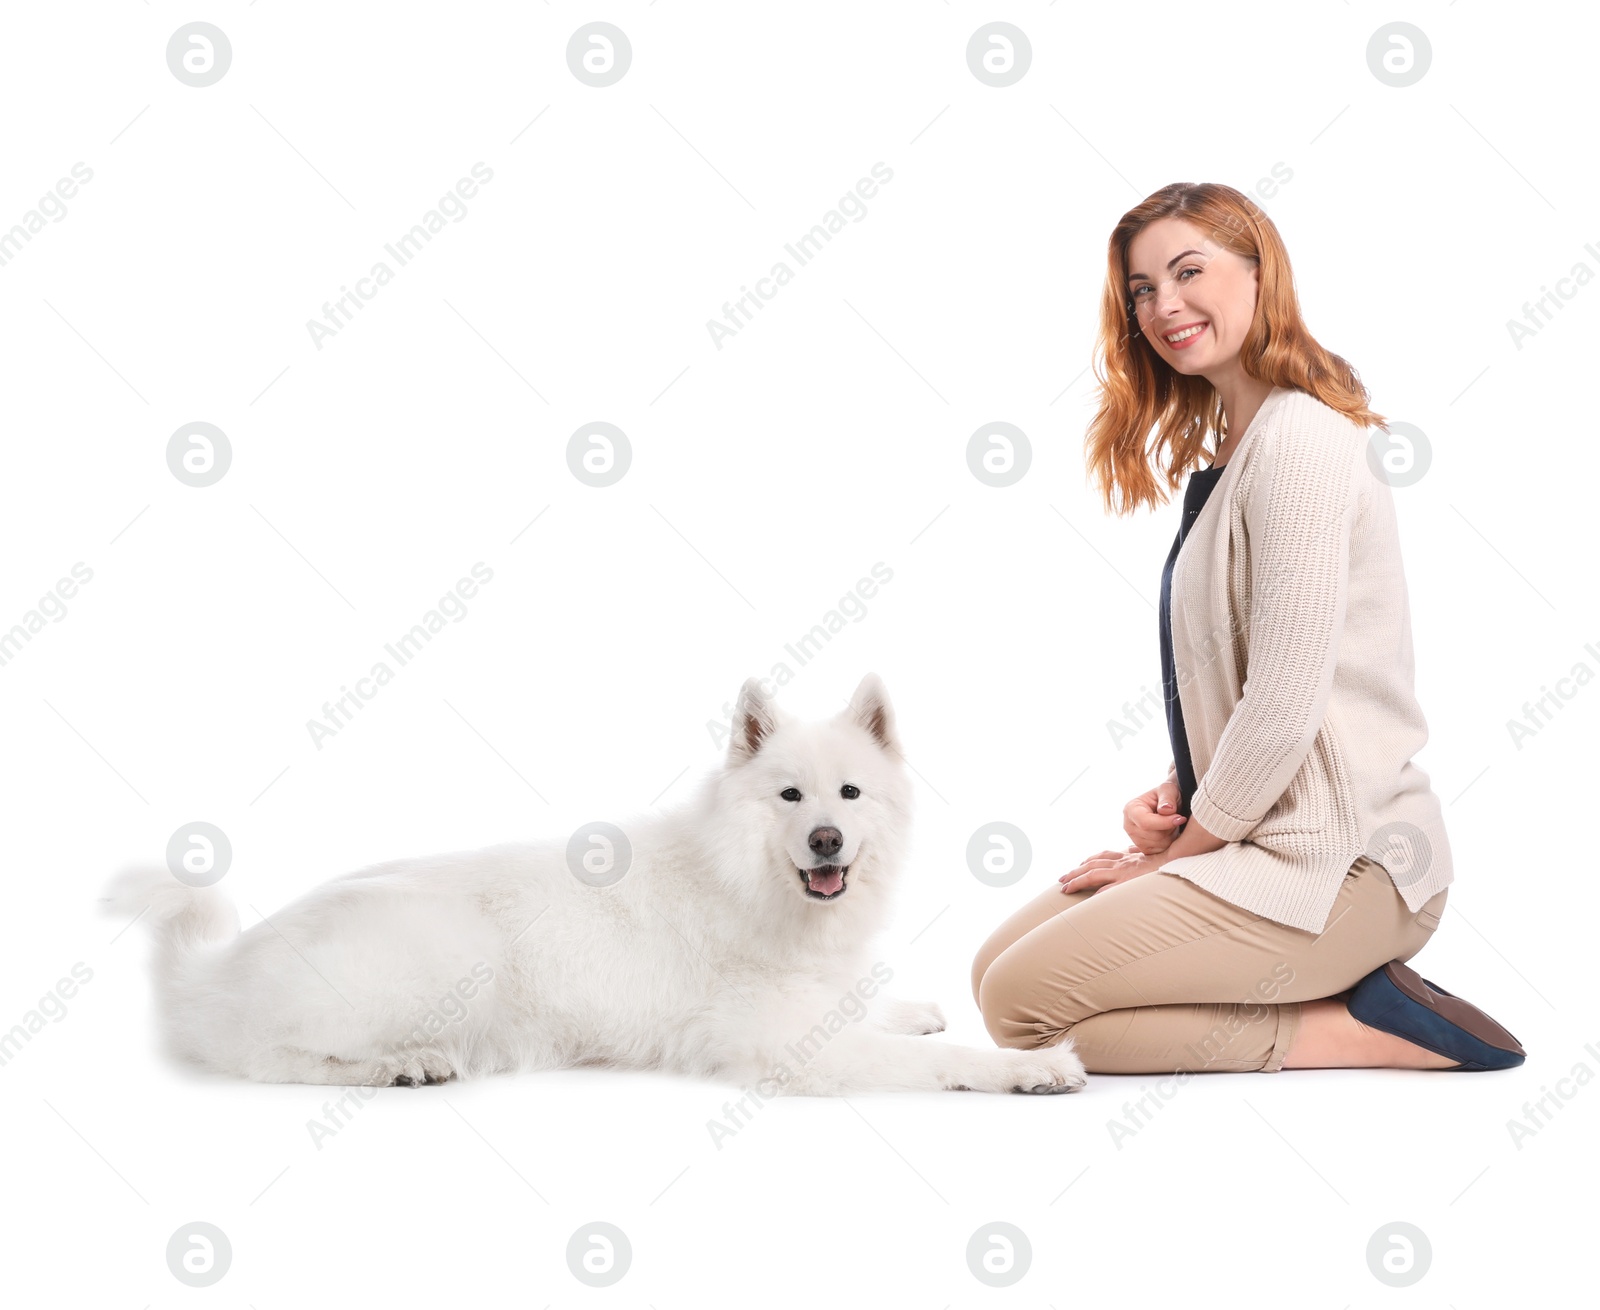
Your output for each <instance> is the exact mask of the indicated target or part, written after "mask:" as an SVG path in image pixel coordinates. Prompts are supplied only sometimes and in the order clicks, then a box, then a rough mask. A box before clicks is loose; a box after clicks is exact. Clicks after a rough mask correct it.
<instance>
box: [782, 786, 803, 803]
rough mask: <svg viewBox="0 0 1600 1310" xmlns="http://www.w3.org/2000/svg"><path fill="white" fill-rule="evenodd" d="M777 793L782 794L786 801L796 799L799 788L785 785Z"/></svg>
mask: <svg viewBox="0 0 1600 1310" xmlns="http://www.w3.org/2000/svg"><path fill="white" fill-rule="evenodd" d="M778 795H780V796H782V797H783V799H784V800H786V801H797V800H799V799H800V789H799V788H798V787H785V788H784V789H783V790H782V791H780V792H779V793H778Z"/></svg>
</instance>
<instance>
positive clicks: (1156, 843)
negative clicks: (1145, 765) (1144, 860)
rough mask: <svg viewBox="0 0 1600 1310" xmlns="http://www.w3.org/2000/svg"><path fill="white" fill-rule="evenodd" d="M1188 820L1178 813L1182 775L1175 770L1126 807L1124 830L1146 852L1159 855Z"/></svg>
mask: <svg viewBox="0 0 1600 1310" xmlns="http://www.w3.org/2000/svg"><path fill="white" fill-rule="evenodd" d="M1186 822H1188V820H1187V819H1186V818H1185V817H1184V816H1183V815H1181V814H1179V813H1178V779H1177V778H1176V777H1175V776H1173V775H1172V774H1168V775H1167V779H1166V781H1165V782H1163V783H1161V784H1160V786H1157V787H1152V788H1151V789H1150V790H1149V791H1147V792H1145V793H1144V795H1142V796H1135V797H1134V798H1133V799H1132V800H1131V801H1129V802H1128V803H1127V804H1126V805H1124V806H1123V807H1122V830H1123V831H1124V832H1125V833H1127V834H1128V838H1129V840H1130V841H1132V842H1133V844H1134V845H1135V846H1137V847H1138V848H1139V849H1140V850H1141V851H1143V852H1144V853H1145V854H1146V855H1159V854H1161V852H1162V851H1164V850H1166V849H1167V847H1169V846H1171V845H1172V843H1173V842H1174V841H1175V840H1176V839H1177V836H1178V833H1179V832H1181V831H1182V830H1183V825H1184V824H1185V823H1186Z"/></svg>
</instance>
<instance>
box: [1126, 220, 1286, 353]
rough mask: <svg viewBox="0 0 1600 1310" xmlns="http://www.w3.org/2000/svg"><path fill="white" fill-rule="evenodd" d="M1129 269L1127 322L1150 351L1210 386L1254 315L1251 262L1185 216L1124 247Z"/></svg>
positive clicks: (1148, 229) (1154, 225)
mask: <svg viewBox="0 0 1600 1310" xmlns="http://www.w3.org/2000/svg"><path fill="white" fill-rule="evenodd" d="M1128 270H1129V276H1128V285H1127V292H1128V299H1129V300H1131V301H1133V305H1134V321H1135V322H1136V323H1137V324H1138V327H1139V330H1140V331H1141V332H1143V333H1144V336H1145V339H1146V340H1147V341H1149V342H1150V345H1151V347H1152V348H1153V349H1154V350H1155V352H1156V354H1158V355H1160V356H1161V358H1162V359H1164V360H1166V362H1167V363H1168V364H1170V365H1172V367H1173V368H1174V369H1176V370H1177V371H1178V372H1179V373H1188V374H1202V375H1204V376H1206V377H1209V378H1211V379H1212V381H1213V383H1215V381H1216V376H1217V375H1219V374H1224V373H1227V372H1229V371H1230V369H1231V366H1232V365H1233V364H1234V362H1235V361H1236V360H1237V359H1238V358H1239V350H1240V347H1241V346H1243V345H1244V338H1245V334H1246V333H1247V332H1249V330H1250V324H1251V322H1252V321H1253V320H1254V318H1255V312H1256V288H1257V285H1258V282H1257V276H1256V265H1255V262H1254V261H1253V260H1249V259H1246V258H1244V257H1243V256H1242V255H1236V254H1234V253H1233V251H1231V250H1228V249H1226V248H1225V247H1223V246H1220V245H1218V244H1217V243H1216V242H1215V241H1213V240H1212V239H1211V238H1210V237H1208V236H1207V235H1206V233H1205V230H1204V229H1203V228H1200V227H1197V226H1195V225H1194V224H1193V223H1191V222H1189V221H1188V220H1187V219H1183V218H1158V219H1157V220H1156V221H1155V222H1153V223H1150V224H1147V225H1146V226H1145V227H1144V228H1143V230H1141V231H1140V232H1139V233H1138V235H1136V236H1135V237H1134V238H1133V240H1132V241H1131V242H1130V243H1129V245H1128ZM1174 335H1178V336H1179V337H1180V339H1179V340H1174V339H1173V337H1174Z"/></svg>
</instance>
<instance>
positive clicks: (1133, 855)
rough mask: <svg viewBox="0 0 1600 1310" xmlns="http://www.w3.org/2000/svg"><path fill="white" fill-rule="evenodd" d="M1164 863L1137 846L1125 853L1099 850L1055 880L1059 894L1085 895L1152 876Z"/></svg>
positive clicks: (1158, 856) (1159, 858)
mask: <svg viewBox="0 0 1600 1310" xmlns="http://www.w3.org/2000/svg"><path fill="white" fill-rule="evenodd" d="M1165 863H1166V860H1165V859H1163V858H1162V857H1161V856H1160V855H1159V854H1158V855H1147V854H1145V852H1143V851H1141V850H1140V849H1139V848H1138V847H1137V846H1130V847H1128V849H1127V850H1125V851H1101V852H1100V854H1098V855H1091V856H1090V857H1089V858H1088V859H1086V860H1085V861H1084V862H1083V863H1082V864H1080V865H1079V866H1078V867H1077V868H1076V869H1072V870H1071V871H1069V872H1067V873H1064V874H1062V875H1061V877H1060V878H1058V879H1057V880H1056V881H1057V882H1060V883H1061V884H1062V888H1061V890H1062V891H1063V892H1087V891H1094V890H1096V889H1097V888H1100V887H1109V886H1110V885H1111V884H1112V883H1117V882H1127V881H1128V879H1129V878H1137V877H1138V876H1139V875H1140V874H1142V873H1153V872H1154V871H1155V870H1157V869H1159V868H1160V867H1161V866H1162V865H1163V864H1165Z"/></svg>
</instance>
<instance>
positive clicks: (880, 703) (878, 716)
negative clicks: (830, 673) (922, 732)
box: [843, 673, 900, 755]
mask: <svg viewBox="0 0 1600 1310" xmlns="http://www.w3.org/2000/svg"><path fill="white" fill-rule="evenodd" d="M843 713H844V715H847V716H848V717H849V718H850V719H851V721H852V722H855V723H858V724H860V725H861V726H862V727H863V728H865V729H866V730H867V731H868V732H870V733H871V734H872V736H873V738H874V739H875V740H876V741H877V743H878V745H879V746H881V747H882V748H883V749H884V750H886V751H888V752H889V753H890V754H891V755H899V754H900V734H899V731H898V729H897V728H896V727H895V721H894V706H892V705H890V704H889V693H888V692H887V691H885V690H884V688H883V679H882V678H880V677H878V675H877V674H876V673H869V674H867V676H866V677H864V678H862V679H861V685H860V686H858V687H857V688H856V691H855V695H853V696H852V697H850V707H849V708H848V709H847V710H845V711H843Z"/></svg>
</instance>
